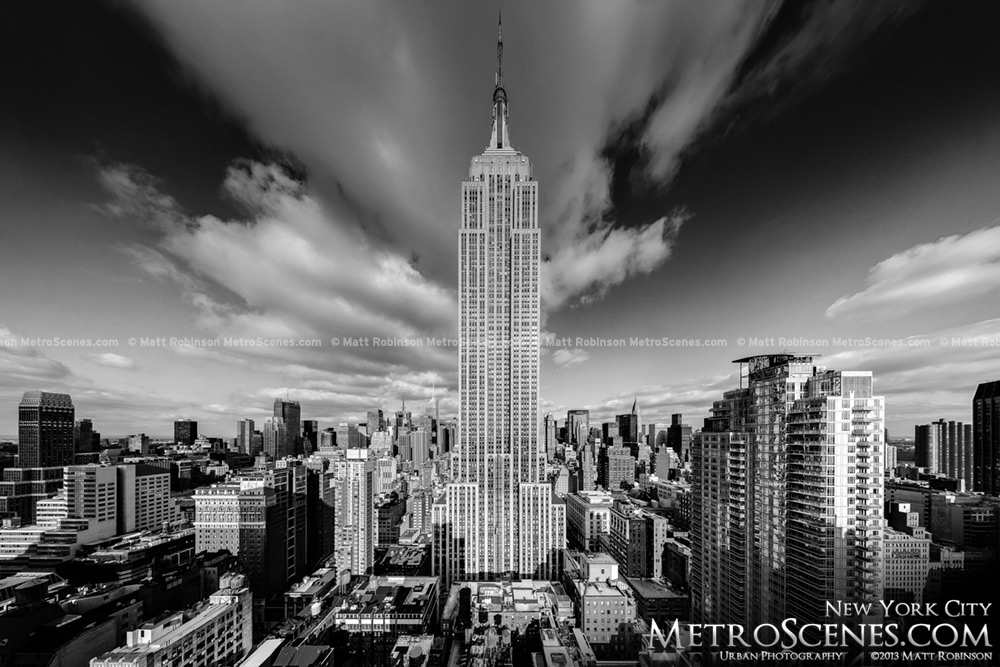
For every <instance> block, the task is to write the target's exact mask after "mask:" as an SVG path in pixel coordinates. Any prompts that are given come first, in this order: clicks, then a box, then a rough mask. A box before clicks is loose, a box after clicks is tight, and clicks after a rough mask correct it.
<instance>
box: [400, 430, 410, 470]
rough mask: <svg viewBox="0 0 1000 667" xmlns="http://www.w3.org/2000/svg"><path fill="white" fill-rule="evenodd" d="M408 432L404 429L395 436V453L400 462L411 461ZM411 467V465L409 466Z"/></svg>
mask: <svg viewBox="0 0 1000 667" xmlns="http://www.w3.org/2000/svg"><path fill="white" fill-rule="evenodd" d="M410 442H411V441H410V433H409V431H405V430H404V432H403V433H401V434H399V436H398V437H397V438H396V454H398V455H399V462H400V463H412V462H413V447H412V446H411V445H410ZM411 467H412V466H411Z"/></svg>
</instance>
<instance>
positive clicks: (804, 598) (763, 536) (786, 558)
mask: <svg viewBox="0 0 1000 667" xmlns="http://www.w3.org/2000/svg"><path fill="white" fill-rule="evenodd" d="M738 361H739V363H741V364H743V368H742V370H743V371H745V372H741V378H743V379H745V380H747V386H746V387H745V388H741V389H738V390H733V391H730V392H726V394H725V396H724V398H723V400H721V401H716V402H715V405H714V406H713V409H712V417H710V418H708V419H706V420H705V429H704V431H703V432H702V433H701V434H699V436H698V437H697V438H696V439H695V442H694V445H693V448H692V469H693V471H694V478H693V484H692V486H693V488H692V495H693V500H692V509H693V512H692V514H693V515H694V516H695V517H696V518H695V519H694V525H693V526H692V530H691V543H692V556H691V570H692V572H691V581H692V589H693V590H692V603H693V607H694V608H693V615H694V618H696V619H698V620H700V621H703V622H710V623H717V622H723V623H743V624H748V625H759V624H761V623H772V622H776V621H777V622H780V620H781V619H783V618H786V617H789V616H794V617H796V618H798V619H800V620H802V621H808V622H814V621H816V620H818V619H820V618H822V617H823V613H824V609H823V604H824V601H826V600H845V601H853V602H875V601H876V600H879V599H881V598H882V595H883V592H884V577H883V570H882V557H883V549H882V546H883V540H884V538H885V520H884V511H883V501H884V497H885V491H884V485H883V476H884V464H885V459H884V456H885V450H884V447H885V443H884V441H883V438H884V433H885V428H884V427H885V400H884V398H883V397H881V396H876V395H874V391H873V381H872V375H871V373H870V372H867V371H828V370H822V369H817V368H816V367H815V366H813V365H812V358H811V357H809V356H799V355H791V354H777V355H760V356H756V357H748V358H746V359H740V360H738ZM875 607H877V605H875Z"/></svg>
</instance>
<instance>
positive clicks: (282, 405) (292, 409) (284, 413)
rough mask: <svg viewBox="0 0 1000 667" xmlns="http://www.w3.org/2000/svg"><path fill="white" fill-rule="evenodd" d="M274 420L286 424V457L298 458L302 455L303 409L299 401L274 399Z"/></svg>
mask: <svg viewBox="0 0 1000 667" xmlns="http://www.w3.org/2000/svg"><path fill="white" fill-rule="evenodd" d="M274 418H275V419H281V420H283V421H284V422H285V445H284V451H285V452H287V454H285V455H286V456H298V455H299V454H301V453H302V409H301V408H300V407H299V402H298V401H289V400H286V399H283V398H276V399H274Z"/></svg>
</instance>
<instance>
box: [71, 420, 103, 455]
mask: <svg viewBox="0 0 1000 667" xmlns="http://www.w3.org/2000/svg"><path fill="white" fill-rule="evenodd" d="M100 448H101V434H100V433H96V432H95V431H94V423H93V422H92V421H91V420H89V419H80V420H79V421H76V422H73V451H74V452H96V451H97V450H98V449H100Z"/></svg>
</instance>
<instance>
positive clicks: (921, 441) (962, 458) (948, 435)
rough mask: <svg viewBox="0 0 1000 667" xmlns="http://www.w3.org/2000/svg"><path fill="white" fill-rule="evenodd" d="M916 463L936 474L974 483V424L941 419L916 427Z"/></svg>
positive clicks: (970, 484)
mask: <svg viewBox="0 0 1000 667" xmlns="http://www.w3.org/2000/svg"><path fill="white" fill-rule="evenodd" d="M914 436H915V437H914V442H915V445H916V447H915V449H916V452H915V454H916V456H915V463H916V464H917V466H918V467H924V468H927V472H929V473H932V474H940V475H946V476H948V477H951V478H954V479H963V480H965V481H966V484H965V485H966V488H971V487H972V475H971V472H972V462H973V458H974V457H973V453H972V425H971V424H963V423H962V422H955V421H945V420H944V419H939V420H937V421H936V422H932V423H930V424H922V425H918V426H916V427H914Z"/></svg>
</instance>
